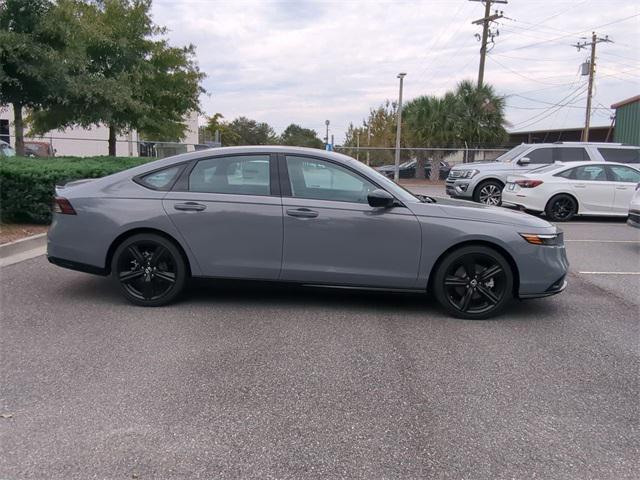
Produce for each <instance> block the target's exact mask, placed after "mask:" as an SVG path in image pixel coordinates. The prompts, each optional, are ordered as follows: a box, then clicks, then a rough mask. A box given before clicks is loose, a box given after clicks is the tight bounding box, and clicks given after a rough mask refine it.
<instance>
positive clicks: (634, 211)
mask: <svg viewBox="0 0 640 480" xmlns="http://www.w3.org/2000/svg"><path fill="white" fill-rule="evenodd" d="M627 223H628V224H629V225H631V226H632V227H636V228H640V183H638V184H637V185H636V193H634V194H633V198H632V199H631V203H630V204H629V218H628V219H627Z"/></svg>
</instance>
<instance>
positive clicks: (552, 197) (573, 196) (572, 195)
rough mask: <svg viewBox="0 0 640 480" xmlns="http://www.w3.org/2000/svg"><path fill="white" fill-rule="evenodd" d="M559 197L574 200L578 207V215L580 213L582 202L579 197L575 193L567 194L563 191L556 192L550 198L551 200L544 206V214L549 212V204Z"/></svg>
mask: <svg viewBox="0 0 640 480" xmlns="http://www.w3.org/2000/svg"><path fill="white" fill-rule="evenodd" d="M558 195H566V196H567V197H571V198H573V201H574V202H576V206H577V207H578V208H577V210H576V214H579V213H580V201H579V200H578V197H576V196H575V195H574V194H573V193H571V192H567V191H564V190H563V191H561V192H555V193H554V194H553V195H551V197H549V200H547V203H545V204H544V212H545V213H546V212H547V208H549V204H550V203H551V200H553V199H554V198H556V197H557V196H558Z"/></svg>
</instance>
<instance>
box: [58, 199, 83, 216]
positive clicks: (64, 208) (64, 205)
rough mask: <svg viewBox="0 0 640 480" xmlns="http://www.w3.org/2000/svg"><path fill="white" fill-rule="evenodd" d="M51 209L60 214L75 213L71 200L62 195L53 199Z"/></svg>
mask: <svg viewBox="0 0 640 480" xmlns="http://www.w3.org/2000/svg"><path fill="white" fill-rule="evenodd" d="M53 211H54V212H55V213H60V214H62V215H77V214H76V211H75V210H74V208H73V205H71V202H70V201H69V200H67V199H66V198H64V197H55V198H54V199H53Z"/></svg>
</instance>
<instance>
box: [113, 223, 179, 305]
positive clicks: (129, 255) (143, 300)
mask: <svg viewBox="0 0 640 480" xmlns="http://www.w3.org/2000/svg"><path fill="white" fill-rule="evenodd" d="M111 275H112V277H113V279H114V280H115V281H116V282H117V284H118V286H119V287H120V291H121V292H122V294H123V295H124V297H125V298H126V299H127V300H129V301H130V302H131V303H133V304H135V305H141V306H144V307H159V306H161V305H166V304H167V303H169V302H171V301H172V300H174V299H175V298H176V297H177V296H178V295H179V294H180V292H181V291H182V289H183V288H184V285H185V281H186V277H187V267H186V264H185V261H184V259H183V257H182V255H181V254H180V251H179V250H178V248H177V247H176V246H175V244H174V243H173V242H172V241H170V240H168V239H166V238H164V237H162V236H160V235H155V234H152V233H141V234H138V235H133V236H131V237H129V238H127V239H126V240H125V241H124V242H122V243H121V244H120V245H119V246H118V248H117V249H116V251H115V253H114V254H113V260H112V262H111Z"/></svg>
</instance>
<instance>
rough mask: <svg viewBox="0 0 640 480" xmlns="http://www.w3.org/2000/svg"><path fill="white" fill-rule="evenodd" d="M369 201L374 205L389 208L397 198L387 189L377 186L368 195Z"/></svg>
mask: <svg viewBox="0 0 640 480" xmlns="http://www.w3.org/2000/svg"><path fill="white" fill-rule="evenodd" d="M367 201H368V202H369V205H371V206H372V207H382V208H389V207H392V206H393V204H394V203H395V198H393V195H391V194H390V193H389V192H387V191H386V190H382V189H381V188H376V189H375V190H374V191H372V192H370V193H369V195H367Z"/></svg>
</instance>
